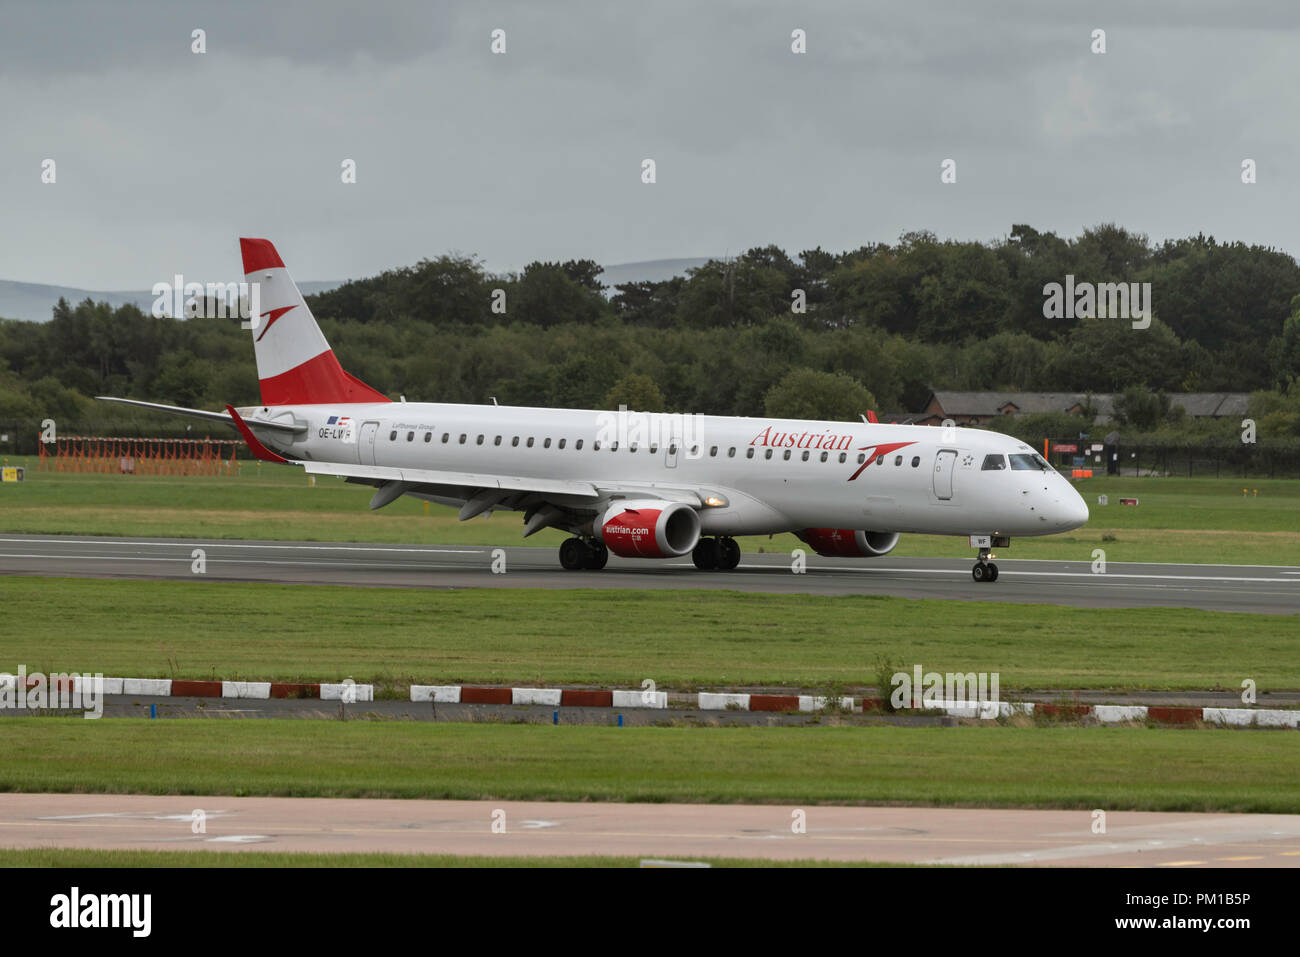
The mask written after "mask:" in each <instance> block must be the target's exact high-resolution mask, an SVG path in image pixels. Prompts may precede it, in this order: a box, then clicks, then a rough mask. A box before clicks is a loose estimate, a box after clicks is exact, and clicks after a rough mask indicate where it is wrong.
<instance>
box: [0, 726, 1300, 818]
mask: <svg viewBox="0 0 1300 957" xmlns="http://www.w3.org/2000/svg"><path fill="white" fill-rule="evenodd" d="M0 753H3V754H4V755H5V761H4V762H3V763H0V790H8V791H31V792H109V793H135V794H218V795H266V796H291V797H396V798H417V797H419V798H447V799H480V798H496V799H503V800H557V801H561V800H562V801H585V800H597V801H637V802H641V801H654V802H657V801H674V802H707V803H730V802H746V803H778V804H780V803H787V802H789V803H797V804H803V803H811V804H817V803H835V804H882V803H886V804H888V803H908V804H935V805H965V806H991V807H1002V806H1016V807H1059V808H1097V807H1102V808H1107V809H1114V810H1154V811H1257V812H1279V813H1296V812H1300V760H1297V758H1298V757H1300V736H1297V735H1295V734H1292V733H1289V732H1285V731H1281V732H1267V731H1227V730H1217V731H1215V730H1200V731H1192V730H1173V729H1154V728H1145V727H1128V728H1121V727H1116V728H1107V727H1103V728H1095V727H1094V728H1078V727H1056V728H1053V727H1028V728H1019V727H998V726H994V727H957V728H897V727H880V728H872V729H869V730H868V729H862V728H853V727H828V726H822V727H810V728H780V727H776V728H772V727H763V728H681V727H667V728H664V727H638V728H614V727H600V728H597V727H579V726H571V727H563V726H562V727H558V728H555V727H550V726H536V725H479V724H429V723H424V722H411V723H387V722H385V723H376V722H366V721H353V722H337V721H293V722H285V721H221V722H214V721H208V720H203V719H189V720H186V719H177V720H168V721H139V720H130V719H109V718H103V719H100V720H98V721H84V720H80V719H69V720H43V719H29V720H22V719H11V720H6V721H0Z"/></svg>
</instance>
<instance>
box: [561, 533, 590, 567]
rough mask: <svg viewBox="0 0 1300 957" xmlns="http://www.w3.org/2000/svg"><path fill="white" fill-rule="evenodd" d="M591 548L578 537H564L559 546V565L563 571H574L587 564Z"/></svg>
mask: <svg viewBox="0 0 1300 957" xmlns="http://www.w3.org/2000/svg"><path fill="white" fill-rule="evenodd" d="M590 552H591V549H589V548H588V547H587V544H586V542H584V541H583V540H582V539H580V538H566V539H565V540H564V544H562V545H561V546H560V565H561V567H563V568H564V570H565V571H570V572H576V571H578V570H579V569H581V568H585V567H586V566H587V556H588V555H589V554H590Z"/></svg>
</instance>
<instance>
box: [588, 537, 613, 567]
mask: <svg viewBox="0 0 1300 957" xmlns="http://www.w3.org/2000/svg"><path fill="white" fill-rule="evenodd" d="M587 552H588V555H587V564H586V565H585V566H584V567H585V568H589V569H591V570H592V571H593V572H598V571H600V570H601V569H602V568H604V567H605V565H606V564H607V563H608V562H609V549H608V548H606V547H605V543H604V542H589V543H588V544H587Z"/></svg>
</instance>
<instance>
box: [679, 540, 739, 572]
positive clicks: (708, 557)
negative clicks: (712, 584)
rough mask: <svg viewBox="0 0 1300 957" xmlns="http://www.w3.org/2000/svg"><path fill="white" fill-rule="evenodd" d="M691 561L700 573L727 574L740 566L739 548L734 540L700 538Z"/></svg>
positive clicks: (692, 553)
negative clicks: (719, 572)
mask: <svg viewBox="0 0 1300 957" xmlns="http://www.w3.org/2000/svg"><path fill="white" fill-rule="evenodd" d="M691 561H693V562H695V567H696V568H698V569H700V571H705V572H708V571H714V570H717V571H724V572H729V571H731V570H732V569H734V568H735V567H736V566H737V565H739V564H740V546H739V545H738V544H736V540H735V539H734V538H701V539H700V541H699V544H697V545H696V546H695V550H694V551H692V552H691Z"/></svg>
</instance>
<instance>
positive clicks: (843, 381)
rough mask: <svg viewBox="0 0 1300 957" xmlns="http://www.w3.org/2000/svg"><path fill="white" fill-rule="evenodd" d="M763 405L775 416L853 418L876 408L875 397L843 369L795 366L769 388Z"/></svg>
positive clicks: (784, 417)
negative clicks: (824, 370)
mask: <svg viewBox="0 0 1300 957" xmlns="http://www.w3.org/2000/svg"><path fill="white" fill-rule="evenodd" d="M764 406H765V409H766V412H767V414H768V415H770V416H773V417H775V418H782V419H843V420H852V421H856V420H857V419H858V418H859V417H860V416H861V415H862V414H863V413H865V412H867V411H868V410H873V409H875V407H876V397H875V396H873V395H872V394H871V393H870V392H868V391H867V388H866V386H864V385H863V384H862V383H861V382H859V381H858V380H857V379H854V378H852V377H851V376H847V375H844V374H843V373H840V372H818V371H816V370H815V369H795V370H794V371H792V372H790V373H789V374H788V375H786V376H785V378H783V379H782V380H781V381H780V382H778V383H777V384H776V385H774V386H773V387H772V388H771V389H769V390H768V392H767V395H766V396H765V397H764Z"/></svg>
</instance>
